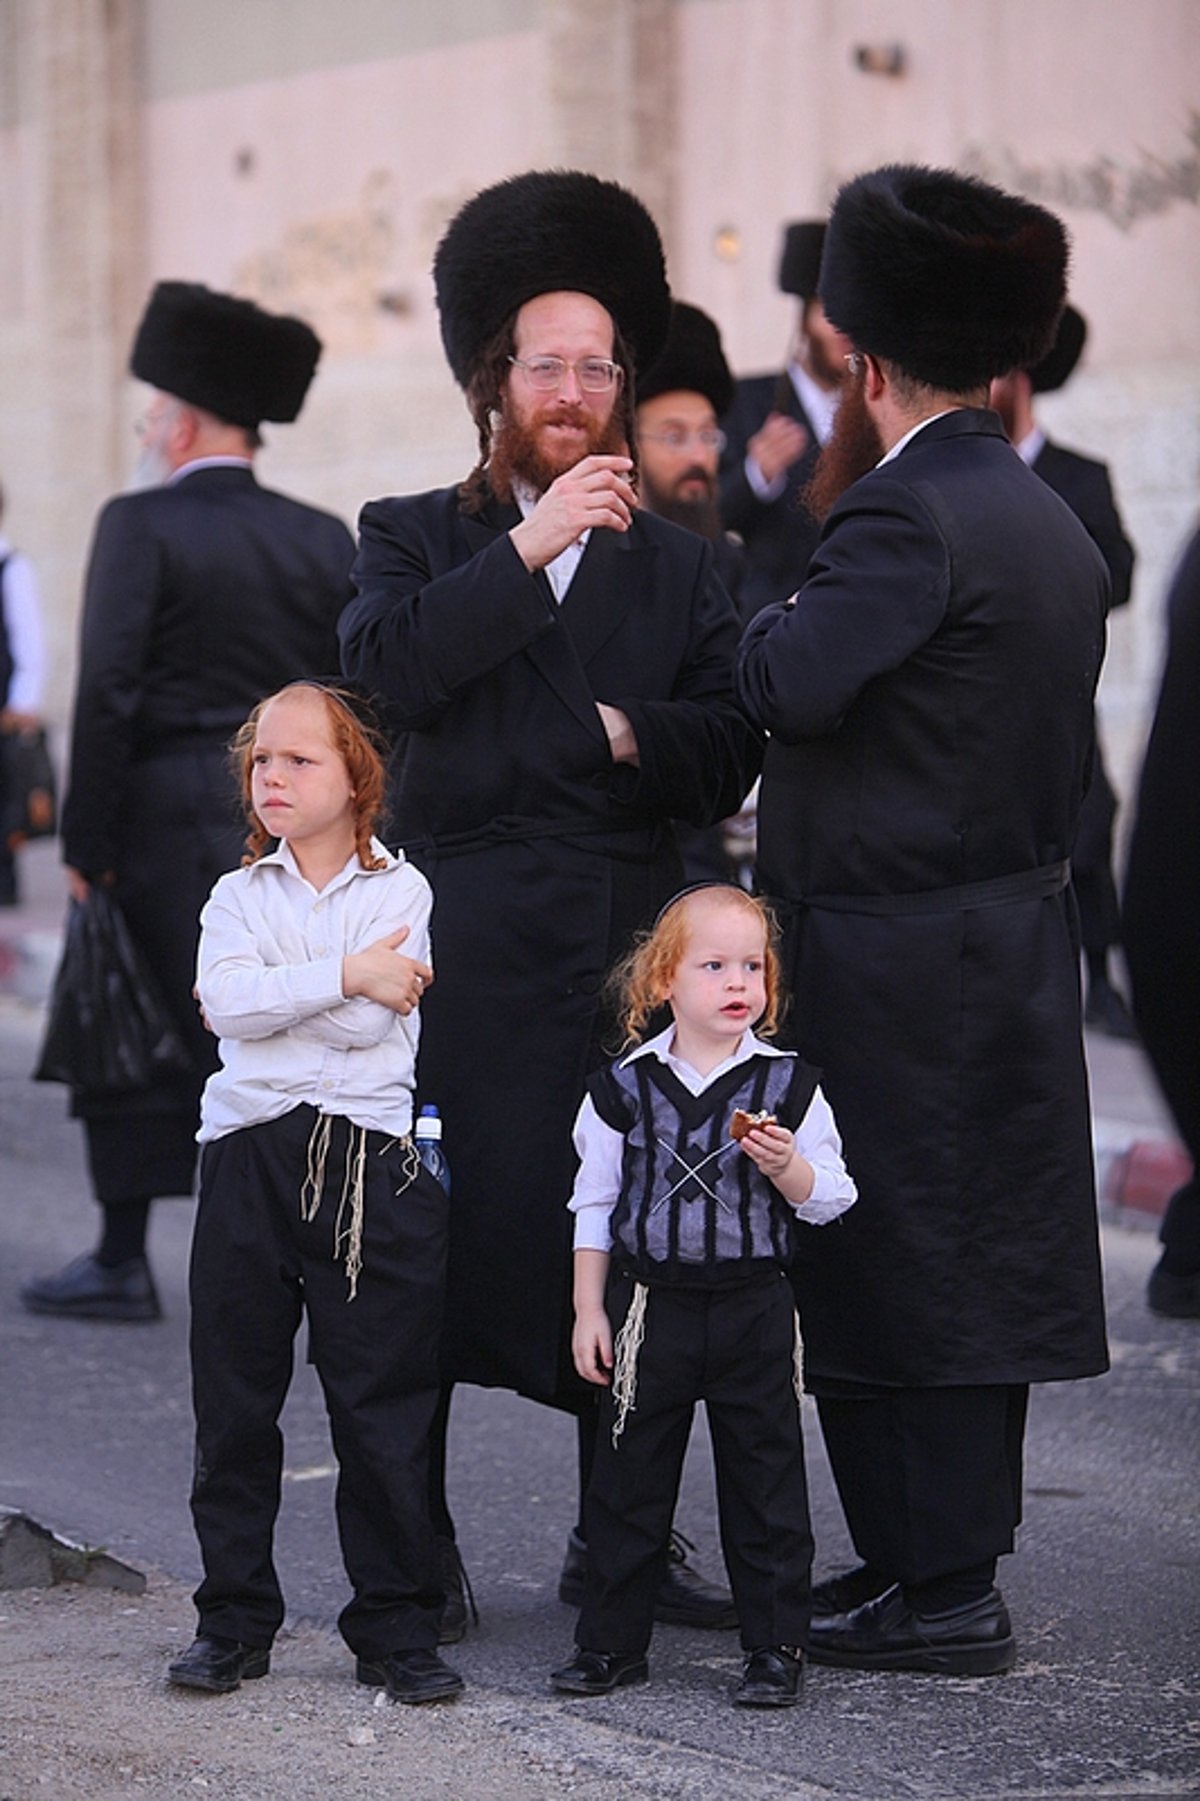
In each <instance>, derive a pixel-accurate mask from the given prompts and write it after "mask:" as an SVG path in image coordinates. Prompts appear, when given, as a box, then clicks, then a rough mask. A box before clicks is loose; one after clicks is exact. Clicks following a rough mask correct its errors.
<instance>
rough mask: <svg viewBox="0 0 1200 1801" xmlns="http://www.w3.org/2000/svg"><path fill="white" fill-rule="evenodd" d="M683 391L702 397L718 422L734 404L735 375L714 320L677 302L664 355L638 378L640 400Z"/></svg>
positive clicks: (697, 308)
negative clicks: (727, 359)
mask: <svg viewBox="0 0 1200 1801" xmlns="http://www.w3.org/2000/svg"><path fill="white" fill-rule="evenodd" d="M680 389H682V390H685V391H687V392H690V393H695V394H703V395H704V398H705V399H706V400H707V401H708V403H709V405H710V406H711V407H712V410H713V412H714V413H715V414H716V415H717V417H718V419H719V418H720V417H721V415H722V414H723V413H727V412H728V411H729V409H730V407H731V406H732V405H733V376H732V375H731V374H730V372H729V364H728V363H727V362H726V361H725V352H724V350H723V349H722V348H721V334H720V332H719V331H718V329H717V325H716V322H715V320H713V319H710V318H709V316H708V314H707V313H705V312H702V311H701V309H700V308H699V307H698V306H689V305H688V303H687V301H686V300H676V301H675V302H674V304H673V305H672V307H671V326H670V330H669V331H668V332H667V341H666V343H665V344H664V345H663V350H662V355H661V356H660V357H658V358H657V360H656V361H655V362H654V363H653V364H652V366H651V367H650V368H649V369H648V370H647V371H646V373H645V375H639V376H638V384H637V396H636V398H637V400H638V403H639V405H640V404H641V402H642V401H643V400H653V399H654V398H655V397H656V396H657V395H659V394H673V393H676V392H678V391H679V390H680Z"/></svg>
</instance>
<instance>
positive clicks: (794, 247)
mask: <svg viewBox="0 0 1200 1801" xmlns="http://www.w3.org/2000/svg"><path fill="white" fill-rule="evenodd" d="M824 246H825V221H824V219H797V220H796V222H795V223H794V224H793V225H786V226H785V227H784V230H783V250H782V252H781V254H780V258H779V289H780V292H781V293H783V294H794V295H795V296H796V299H797V300H812V299H814V298H815V296H816V292H817V280H818V277H819V276H820V273H821V251H822V250H823V248H824Z"/></svg>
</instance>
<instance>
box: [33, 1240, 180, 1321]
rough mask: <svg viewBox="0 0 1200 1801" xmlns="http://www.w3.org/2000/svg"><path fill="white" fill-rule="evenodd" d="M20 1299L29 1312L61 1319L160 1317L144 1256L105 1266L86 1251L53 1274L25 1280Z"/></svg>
mask: <svg viewBox="0 0 1200 1801" xmlns="http://www.w3.org/2000/svg"><path fill="white" fill-rule="evenodd" d="M21 1301H22V1304H23V1305H24V1306H25V1307H27V1308H28V1309H29V1311H30V1312H31V1313H54V1314H57V1315H58V1316H59V1317H60V1318H62V1319H115V1320H155V1319H161V1318H162V1308H161V1307H160V1306H159V1304H158V1295H157V1293H156V1292H155V1288H154V1279H153V1277H152V1276H151V1274H150V1265H149V1264H148V1263H147V1262H146V1259H145V1258H144V1257H131V1258H130V1260H129V1262H128V1263H118V1264H117V1265H116V1266H115V1267H114V1268H113V1269H106V1268H105V1266H104V1264H102V1263H97V1261H96V1258H95V1256H94V1255H93V1254H92V1253H91V1252H89V1253H88V1254H87V1256H85V1257H76V1259H75V1261H74V1263H68V1264H67V1266H66V1268H65V1269H60V1270H58V1271H57V1272H56V1274H54V1275H53V1276H35V1277H34V1278H33V1280H32V1281H31V1282H26V1284H25V1286H24V1288H22V1290H21Z"/></svg>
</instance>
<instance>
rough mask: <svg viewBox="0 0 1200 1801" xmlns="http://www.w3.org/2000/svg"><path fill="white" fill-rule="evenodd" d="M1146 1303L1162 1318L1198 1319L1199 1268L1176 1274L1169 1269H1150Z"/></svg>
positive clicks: (1199, 1302)
mask: <svg viewBox="0 0 1200 1801" xmlns="http://www.w3.org/2000/svg"><path fill="white" fill-rule="evenodd" d="M1146 1305H1147V1306H1148V1307H1149V1309H1150V1311H1151V1313H1158V1314H1161V1315H1162V1316H1163V1318H1164V1319H1200V1270H1197V1271H1195V1272H1194V1273H1193V1274H1192V1275H1189V1276H1177V1275H1175V1274H1174V1273H1173V1272H1172V1271H1171V1270H1165V1269H1152V1270H1151V1271H1150V1281H1149V1283H1148V1284H1147V1287H1146Z"/></svg>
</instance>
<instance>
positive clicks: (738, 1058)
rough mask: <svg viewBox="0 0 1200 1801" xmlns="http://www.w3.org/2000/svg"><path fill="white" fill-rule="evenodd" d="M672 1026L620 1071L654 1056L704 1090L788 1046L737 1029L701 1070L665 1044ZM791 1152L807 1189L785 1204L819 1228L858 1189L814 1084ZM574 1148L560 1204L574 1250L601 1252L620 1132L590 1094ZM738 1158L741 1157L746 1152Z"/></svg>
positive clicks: (617, 1180)
mask: <svg viewBox="0 0 1200 1801" xmlns="http://www.w3.org/2000/svg"><path fill="white" fill-rule="evenodd" d="M674 1037H675V1027H674V1026H673V1025H670V1026H668V1027H667V1029H666V1031H665V1032H660V1033H659V1034H658V1036H657V1037H655V1038H649V1039H647V1041H646V1043H645V1044H643V1045H639V1046H638V1048H637V1050H635V1051H630V1053H629V1055H628V1056H627V1057H623V1058H622V1059H621V1068H625V1066H626V1065H627V1064H630V1063H632V1062H633V1061H634V1059H635V1058H637V1057H657V1058H658V1059H659V1061H660V1062H662V1063H665V1064H666V1066H667V1068H668V1069H669V1070H671V1071H672V1072H673V1073H674V1074H675V1075H676V1076H678V1077H679V1080H680V1081H681V1082H682V1083H683V1085H684V1087H685V1088H686V1089H687V1091H688V1093H689V1094H703V1093H704V1091H705V1089H706V1088H710V1087H711V1086H712V1084H713V1083H714V1082H717V1081H719V1080H720V1078H721V1077H722V1076H723V1075H724V1074H725V1073H726V1071H727V1070H730V1069H733V1068H735V1067H736V1065H737V1064H739V1063H746V1062H748V1061H749V1059H750V1058H751V1057H787V1056H790V1055H791V1052H789V1051H781V1050H777V1049H776V1048H775V1046H774V1045H773V1044H765V1043H764V1042H763V1040H762V1039H761V1038H756V1037H755V1036H754V1034H753V1032H744V1033H743V1034H742V1037H741V1039H740V1040H739V1041H738V1046H737V1049H736V1050H735V1051H734V1052H733V1053H732V1054H731V1055H730V1056H728V1057H726V1059H725V1061H724V1062H723V1063H719V1064H718V1065H717V1067H716V1069H711V1070H709V1072H708V1074H707V1075H701V1074H700V1072H699V1070H696V1069H693V1067H692V1065H691V1064H690V1063H685V1062H684V1060H683V1058H682V1057H679V1056H677V1055H676V1054H675V1052H674V1050H673V1049H672V1048H671V1047H672V1043H673V1041H674ZM795 1138H796V1154H797V1156H800V1157H806V1158H807V1159H808V1161H809V1162H810V1163H811V1164H812V1168H813V1188H812V1193H811V1194H810V1195H809V1197H808V1199H807V1200H806V1201H803V1202H801V1204H800V1205H799V1206H796V1205H794V1203H789V1205H791V1206H792V1211H793V1212H794V1213H795V1214H796V1216H797V1218H799V1219H802V1220H804V1221H805V1222H806V1223H807V1224H808V1225H810V1226H823V1225H825V1224H826V1223H827V1222H828V1221H829V1220H831V1219H836V1218H837V1216H838V1214H839V1213H845V1211H846V1209H847V1208H848V1207H850V1206H852V1205H853V1204H854V1202H855V1201H856V1200H857V1198H858V1190H857V1188H856V1187H855V1186H854V1182H853V1180H852V1179H851V1177H850V1173H849V1171H848V1170H847V1168H846V1165H845V1163H844V1162H843V1161H842V1140H841V1137H840V1135H839V1133H838V1129H837V1126H836V1124H835V1123H834V1118H833V1113H832V1111H831V1110H830V1106H829V1102H828V1101H827V1100H826V1099H825V1096H824V1095H823V1094H822V1093H821V1090H820V1089H819V1088H818V1089H817V1091H816V1093H815V1094H814V1095H813V1097H812V1100H811V1101H810V1102H809V1105H808V1111H807V1113H806V1114H805V1115H804V1118H803V1119H802V1120H801V1122H800V1124H799V1126H797V1128H796V1133H795ZM575 1149H576V1150H577V1151H578V1153H579V1159H580V1162H579V1173H578V1175H577V1176H576V1178H575V1187H574V1190H573V1192H572V1194H571V1199H570V1200H569V1201H568V1203H567V1205H568V1207H569V1208H570V1210H571V1212H572V1213H573V1214H574V1215H575V1249H576V1250H577V1251H607V1250H610V1249H611V1248H612V1237H611V1234H610V1233H609V1229H608V1222H609V1219H610V1218H611V1215H612V1210H613V1208H614V1207H615V1206H616V1204H617V1200H618V1198H619V1196H620V1193H621V1163H622V1158H623V1155H624V1150H625V1140H624V1138H623V1137H622V1135H621V1133H620V1132H616V1131H614V1130H613V1128H612V1126H610V1125H606V1124H605V1122H604V1121H603V1120H602V1119H601V1118H600V1115H599V1114H598V1113H597V1112H596V1109H595V1106H594V1105H593V1102H592V1098H591V1096H590V1095H585V1096H584V1099H583V1104H582V1106H581V1107H580V1109H579V1112H578V1114H577V1116H576V1119H575ZM739 1155H741V1156H744V1155H745V1152H740V1153H739Z"/></svg>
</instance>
